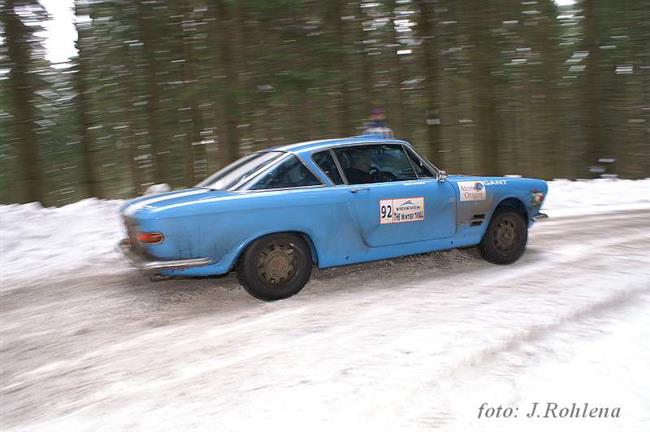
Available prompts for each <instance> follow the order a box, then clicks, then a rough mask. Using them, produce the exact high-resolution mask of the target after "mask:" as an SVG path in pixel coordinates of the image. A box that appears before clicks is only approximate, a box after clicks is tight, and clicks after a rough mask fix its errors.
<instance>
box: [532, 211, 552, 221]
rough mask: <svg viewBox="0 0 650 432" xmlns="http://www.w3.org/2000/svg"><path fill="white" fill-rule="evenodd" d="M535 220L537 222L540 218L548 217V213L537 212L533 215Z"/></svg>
mask: <svg viewBox="0 0 650 432" xmlns="http://www.w3.org/2000/svg"><path fill="white" fill-rule="evenodd" d="M532 219H533V221H535V222H537V221H538V220H541V219H548V215H547V214H546V213H537V214H536V215H535V216H533V218H532Z"/></svg>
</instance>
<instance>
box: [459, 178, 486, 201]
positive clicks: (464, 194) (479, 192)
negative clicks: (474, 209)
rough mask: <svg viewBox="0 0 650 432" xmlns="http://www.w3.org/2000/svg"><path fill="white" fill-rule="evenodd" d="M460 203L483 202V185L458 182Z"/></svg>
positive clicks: (471, 182)
mask: <svg viewBox="0 0 650 432" xmlns="http://www.w3.org/2000/svg"><path fill="white" fill-rule="evenodd" d="M458 187H459V188H460V200H461V201H485V198H486V196H485V184H483V182H480V181H466V182H458Z"/></svg>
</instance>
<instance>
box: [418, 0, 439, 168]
mask: <svg viewBox="0 0 650 432" xmlns="http://www.w3.org/2000/svg"><path fill="white" fill-rule="evenodd" d="M416 5H417V7H418V10H419V13H420V20H419V22H418V25H417V27H416V28H417V32H418V37H419V38H420V40H421V41H422V48H421V50H420V53H421V63H422V67H423V73H424V83H423V85H424V88H423V90H424V104H425V116H424V120H425V123H426V127H427V140H428V143H427V144H428V147H429V155H430V157H431V158H432V159H433V160H435V161H436V163H437V164H439V165H441V166H442V165H444V161H443V160H442V153H441V150H442V148H441V143H440V135H441V134H440V127H441V124H442V121H441V119H440V91H439V77H440V73H439V71H440V69H439V64H438V46H437V38H436V35H435V22H434V10H433V2H431V1H430V0H417V1H416Z"/></svg>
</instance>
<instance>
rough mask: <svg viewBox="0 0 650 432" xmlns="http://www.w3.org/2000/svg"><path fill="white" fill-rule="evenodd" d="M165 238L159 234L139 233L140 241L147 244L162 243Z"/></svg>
mask: <svg viewBox="0 0 650 432" xmlns="http://www.w3.org/2000/svg"><path fill="white" fill-rule="evenodd" d="M164 239H165V238H164V237H163V235H162V233H159V232H141V233H138V241H139V242H141V243H147V244H157V243H162V242H163V240H164Z"/></svg>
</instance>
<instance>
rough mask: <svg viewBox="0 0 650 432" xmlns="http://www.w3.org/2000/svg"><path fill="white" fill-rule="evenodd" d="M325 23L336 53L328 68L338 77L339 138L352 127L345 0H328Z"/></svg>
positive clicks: (336, 86) (348, 132) (346, 133)
mask: <svg viewBox="0 0 650 432" xmlns="http://www.w3.org/2000/svg"><path fill="white" fill-rule="evenodd" d="M328 6H329V8H328V11H327V15H328V16H327V21H328V24H329V27H330V29H331V30H332V31H333V32H334V41H335V43H336V49H335V50H333V52H334V53H336V54H335V55H334V56H333V58H332V59H331V60H330V61H331V63H330V67H331V66H335V67H336V69H337V70H338V71H339V72H338V73H336V74H333V76H338V82H337V83H336V85H335V88H336V92H335V93H338V95H337V96H336V97H337V103H336V105H335V106H336V111H337V113H336V114H337V116H336V117H337V119H338V133H339V135H340V136H347V135H349V134H350V131H351V129H352V126H351V125H350V94H349V93H350V91H349V89H348V80H349V78H348V77H349V75H348V73H349V67H348V54H347V52H348V46H347V38H346V25H345V22H344V21H343V20H342V19H341V14H342V12H344V11H345V0H330V1H329V2H328Z"/></svg>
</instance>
